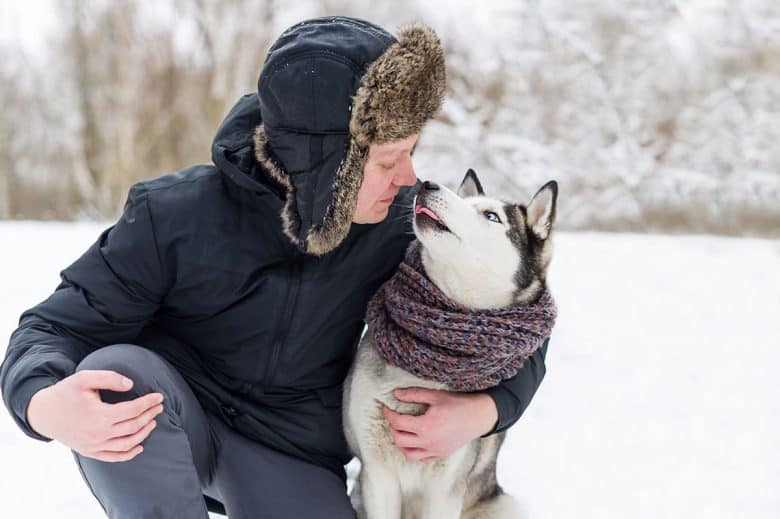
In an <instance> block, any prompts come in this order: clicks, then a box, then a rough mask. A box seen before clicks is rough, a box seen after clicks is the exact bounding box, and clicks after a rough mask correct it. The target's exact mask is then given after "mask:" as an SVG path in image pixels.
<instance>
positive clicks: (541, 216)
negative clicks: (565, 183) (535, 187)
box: [526, 180, 558, 240]
mask: <svg viewBox="0 0 780 519" xmlns="http://www.w3.org/2000/svg"><path fill="white" fill-rule="evenodd" d="M557 201H558V183H557V182H556V181H555V180H551V181H550V182H547V183H546V184H545V185H544V186H542V188H541V189H540V190H539V191H537V192H536V194H535V195H534V198H533V200H531V203H530V204H529V205H528V208H527V209H526V214H527V215H528V227H529V228H530V229H531V231H532V232H533V233H534V234H535V235H537V236H538V237H539V238H540V239H542V240H546V239H547V237H548V236H550V231H551V230H552V226H553V223H555V207H556V204H557Z"/></svg>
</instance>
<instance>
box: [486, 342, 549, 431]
mask: <svg viewBox="0 0 780 519" xmlns="http://www.w3.org/2000/svg"><path fill="white" fill-rule="evenodd" d="M549 342H550V338H549V337H548V338H547V339H545V341H544V343H543V344H542V346H541V347H540V348H539V349H537V350H536V351H535V352H534V354H533V355H531V357H529V358H528V360H526V362H525V364H523V367H522V368H520V370H518V372H517V374H516V375H515V376H514V377H512V378H508V379H506V380H503V381H501V383H500V384H499V385H497V386H495V387H492V388H490V389H488V390H486V391H485V392H486V393H487V394H488V395H490V396H491V397H492V398H493V401H494V402H495V403H496V409H497V410H498V421H497V422H496V426H495V428H494V429H493V430H492V431H490V432H489V433H488V434H494V433H497V432H501V431H503V430H505V429H507V428H509V427H510V426H512V425H514V424H515V422H517V420H519V419H520V416H521V415H522V414H523V412H524V411H525V410H526V408H527V407H528V404H530V403H531V399H532V398H533V397H534V394H535V393H536V390H537V389H538V388H539V385H540V384H541V383H542V379H543V378H544V374H545V373H546V371H547V370H546V368H545V366H544V360H545V358H546V357H547V345H548V344H549ZM486 436H487V435H486Z"/></svg>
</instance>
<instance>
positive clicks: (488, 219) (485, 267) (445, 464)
mask: <svg viewBox="0 0 780 519" xmlns="http://www.w3.org/2000/svg"><path fill="white" fill-rule="evenodd" d="M557 193H558V186H557V183H556V182H555V181H551V182H548V183H547V184H546V185H545V186H544V187H542V188H541V189H540V190H539V191H538V192H537V193H536V195H535V196H534V198H533V200H532V201H531V203H530V204H529V205H528V206H527V207H525V206H522V205H517V204H509V203H505V202H500V201H498V200H495V199H492V198H487V197H485V196H484V192H483V191H482V186H481V185H480V182H479V180H478V178H477V176H476V174H475V173H474V172H473V170H469V171H468V172H467V173H466V177H465V178H464V179H463V182H462V183H461V186H460V188H459V189H458V192H457V194H456V193H454V192H452V191H450V190H449V189H446V188H444V187H439V186H437V185H436V184H433V183H430V182H425V183H424V184H423V187H422V188H421V189H420V192H419V194H418V195H417V198H416V199H415V202H414V203H415V207H414V209H415V210H414V223H413V228H414V233H415V235H416V237H417V239H418V241H419V242H420V244H421V247H422V249H421V257H422V263H423V267H424V269H425V273H426V275H427V277H428V278H429V279H430V280H431V281H432V282H433V283H435V284H436V285H437V287H438V288H439V289H440V290H441V291H442V292H443V293H444V294H445V295H447V296H448V297H450V298H451V299H452V300H454V301H455V302H457V303H459V304H461V305H463V306H466V307H468V308H474V309H489V308H501V307H505V306H508V305H525V304H528V303H530V302H532V301H534V300H535V299H536V298H538V297H539V294H540V293H541V292H542V291H543V289H544V286H545V277H546V270H547V266H548V264H549V262H550V257H551V249H552V243H551V240H550V234H551V230H552V225H553V222H554V219H555V210H556V201H557ZM368 326H369V331H368V333H366V335H365V336H364V338H363V340H362V341H361V344H360V346H359V348H358V351H357V356H356V359H355V362H354V364H353V366H352V368H351V370H350V373H349V375H348V377H347V380H346V383H345V386H344V407H343V409H344V429H345V434H346V437H347V441H348V443H349V446H350V448H351V450H352V453H353V454H354V455H355V456H356V457H357V458H358V459H360V461H361V463H362V469H361V472H360V475H359V478H358V481H357V482H356V483H355V488H354V489H353V492H352V502H353V505H354V506H355V509H356V511H357V513H358V517H359V518H361V519H362V518H368V519H458V518H462V519H477V518H479V519H510V518H511V519H517V518H519V517H522V516H523V513H522V509H521V508H520V506H519V504H518V503H517V502H516V501H514V500H513V499H512V498H511V497H510V496H508V495H507V494H504V493H503V491H502V490H501V487H500V486H499V485H498V483H497V481H496V459H497V456H498V451H499V448H500V446H501V443H502V442H503V440H504V436H505V435H504V433H498V434H493V435H489V436H486V437H483V438H478V439H476V440H473V441H472V442H470V443H469V444H467V445H465V446H464V447H462V448H460V449H459V450H458V451H456V452H455V453H453V454H452V455H451V456H449V457H448V458H446V459H444V460H439V461H434V462H420V461H409V460H407V459H406V458H405V457H404V455H403V453H402V452H401V451H400V450H399V449H398V448H397V447H395V445H394V444H393V438H392V435H391V433H390V431H389V426H388V424H387V422H386V420H385V419H384V416H383V413H382V410H381V409H382V405H383V404H384V405H387V406H388V407H389V408H390V409H393V410H395V411H397V412H400V413H405V414H413V415H420V414H423V413H424V412H425V406H424V405H421V404H410V403H404V402H400V401H398V400H396V399H395V398H394V397H393V390H395V389H398V388H408V387H422V388H431V389H443V390H447V389H448V388H447V386H445V385H444V384H442V383H440V382H434V381H430V380H424V379H421V378H418V377H416V376H414V375H412V374H411V373H408V372H407V371H404V370H402V369H400V368H398V367H395V366H393V365H390V364H388V363H386V362H385V361H384V360H383V359H382V358H381V357H380V356H379V354H378V353H377V351H376V349H375V347H374V345H373V340H372V333H371V323H370V322H369V323H368Z"/></svg>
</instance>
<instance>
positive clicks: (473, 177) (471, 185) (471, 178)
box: [458, 168, 485, 198]
mask: <svg viewBox="0 0 780 519" xmlns="http://www.w3.org/2000/svg"><path fill="white" fill-rule="evenodd" d="M484 195H485V192H484V191H482V184H480V183H479V179H478V178H477V174H476V173H475V172H474V170H473V169H470V168H469V170H468V171H467V172H466V176H465V177H463V182H461V183H460V187H459V188H458V196H459V197H461V198H468V197H470V196H484Z"/></svg>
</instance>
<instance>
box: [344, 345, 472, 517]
mask: <svg viewBox="0 0 780 519" xmlns="http://www.w3.org/2000/svg"><path fill="white" fill-rule="evenodd" d="M369 336H370V335H367V337H369ZM349 380H350V381H349V387H348V388H347V390H348V392H349V395H348V397H347V401H346V402H345V404H346V405H345V409H344V412H345V416H344V418H345V420H344V421H345V426H346V432H347V439H348V441H349V443H350V447H351V448H352V450H353V451H354V452H355V453H356V454H357V455H358V457H359V458H360V459H361V462H362V463H363V467H364V468H363V470H366V469H370V470H371V477H372V483H373V484H374V485H376V486H378V487H381V488H383V489H387V488H397V489H398V491H399V493H400V495H398V496H397V497H398V498H400V501H401V502H402V503H403V510H404V515H403V517H427V516H429V514H426V513H424V512H423V509H424V508H425V507H429V506H435V507H436V508H437V509H439V510H441V508H442V507H443V506H446V505H443V504H442V503H441V502H440V501H441V500H442V499H444V498H442V499H436V498H433V499H431V497H432V496H437V495H441V496H445V495H448V494H449V493H451V490H452V488H453V485H457V484H459V483H460V484H462V483H463V482H464V480H465V477H466V475H467V473H468V470H469V469H470V467H472V466H473V461H474V458H475V457H476V453H477V445H476V443H477V442H478V440H475V441H474V442H471V443H469V444H467V445H465V446H464V447H462V448H460V449H459V450H457V451H456V452H455V453H453V454H452V455H450V456H449V457H448V458H447V459H445V460H439V461H435V462H420V461H409V460H407V459H406V458H405V457H404V455H403V453H402V452H401V450H400V449H399V448H398V447H396V446H395V444H394V441H393V437H392V435H391V433H390V430H389V425H388V423H387V420H386V419H385V417H384V414H383V412H382V405H386V406H387V407H389V408H390V409H393V410H395V411H397V412H400V413H404V414H414V415H419V414H422V413H423V412H424V411H425V406H423V405H420V404H412V403H406V402H401V401H399V400H397V399H396V398H395V397H394V396H393V391H394V390H395V389H399V388H409V387H417V388H427V389H437V390H446V389H447V386H446V385H444V384H442V383H439V382H433V381H429V380H424V379H421V378H419V377H416V376H414V375H412V374H410V373H408V372H406V371H404V370H402V369H400V368H397V367H395V366H392V365H389V364H387V363H385V361H384V360H383V359H382V358H381V357H380V356H379V355H378V353H377V352H376V349H375V348H374V346H373V344H372V342H371V341H370V340H369V339H364V340H363V342H362V343H361V345H360V348H359V349H358V353H357V356H356V358H355V365H354V367H353V371H352V373H351V375H350V379H349ZM363 491H364V492H367V491H370V489H364V490H363ZM391 508H392V507H391ZM391 516H394V515H393V514H388V517H391ZM371 517H373V516H371ZM454 517H457V515H456V516H454Z"/></svg>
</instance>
